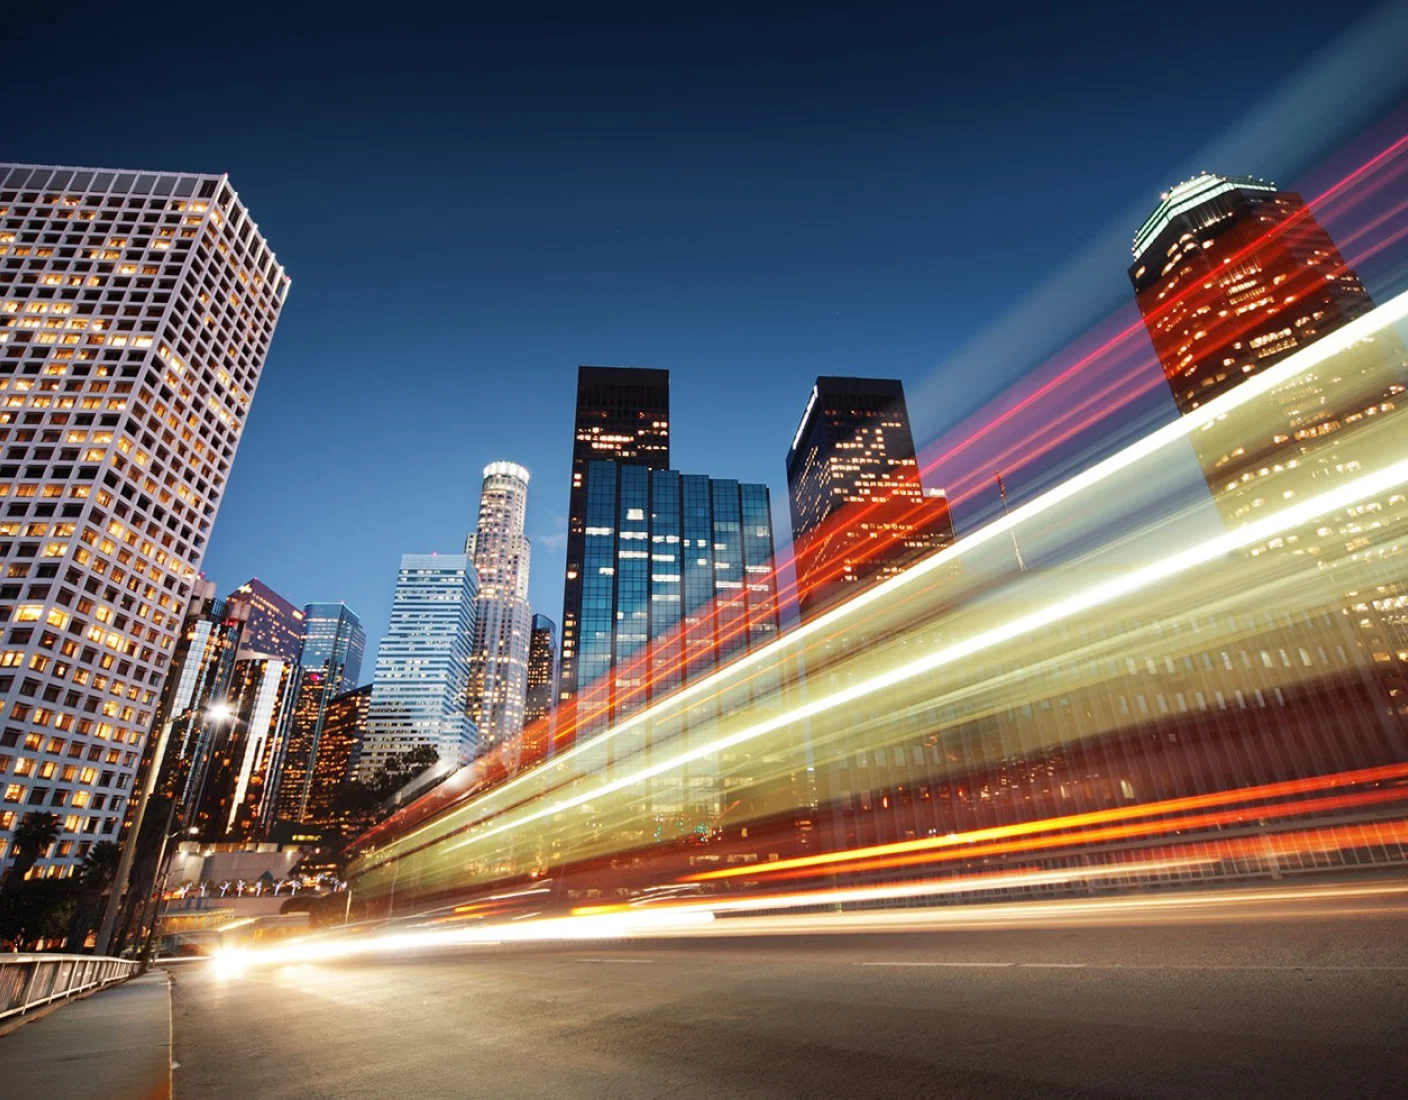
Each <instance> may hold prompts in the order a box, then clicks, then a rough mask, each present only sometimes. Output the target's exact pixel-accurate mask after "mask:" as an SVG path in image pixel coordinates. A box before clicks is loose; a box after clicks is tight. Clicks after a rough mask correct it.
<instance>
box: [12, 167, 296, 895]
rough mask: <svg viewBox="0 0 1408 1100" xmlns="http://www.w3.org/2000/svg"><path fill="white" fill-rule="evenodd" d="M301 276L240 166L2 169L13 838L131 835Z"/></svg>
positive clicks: (77, 844)
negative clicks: (171, 684)
mask: <svg viewBox="0 0 1408 1100" xmlns="http://www.w3.org/2000/svg"><path fill="white" fill-rule="evenodd" d="M287 291H288V276H286V275H285V274H284V270H283V268H282V267H280V266H279V264H278V261H277V260H276V259H275V258H274V254H273V252H271V251H270V249H269V246H268V245H267V244H266V243H265V241H264V238H263V237H262V236H261V235H260V233H259V229H258V227H257V226H256V225H255V224H254V221H253V220H252V219H251V218H250V216H249V212H248V211H247V210H246V209H245V208H244V206H243V204H242V203H241V202H240V200H239V198H238V196H237V195H236V194H235V192H234V190H233V189H232V188H231V186H230V183H229V180H228V179H227V178H226V177H225V176H222V175H189V174H173V173H160V172H148V173H142V172H120V171H106V170H96V169H89V168H57V167H52V166H43V167H39V166H34V165H14V164H0V391H3V393H0V558H3V560H0V575H3V578H2V579H0V629H3V631H4V639H3V642H0V707H3V715H2V716H0V851H6V850H8V848H9V846H10V845H9V836H10V832H11V830H12V829H13V828H14V826H15V824H16V823H17V822H18V821H20V820H21V819H22V818H23V817H24V816H25V814H27V813H52V814H55V815H57V816H58V817H59V819H60V821H61V825H62V831H61V833H60V836H59V839H58V840H57V841H56V842H55V843H54V844H53V845H52V846H51V847H50V849H49V850H48V851H47V852H46V853H45V854H44V856H43V857H42V858H41V861H40V863H39V864H38V866H37V867H36V872H35V873H36V874H39V875H45V876H62V875H67V874H69V873H70V872H71V871H72V869H73V867H74V865H75V864H76V863H77V862H78V860H79V859H81V858H82V856H83V854H84V852H85V851H86V850H87V849H88V848H89V847H90V846H91V845H92V844H93V843H94V842H96V841H99V840H116V839H117V836H118V831H119V827H120V822H121V820H122V814H123V809H124V807H125V804H126V802H127V800H128V798H129V796H130V795H131V793H132V781H133V773H134V771H135V769H136V767H137V762H138V755H139V753H140V752H141V748H142V742H143V740H144V738H145V737H146V736H147V734H148V732H149V731H150V729H151V725H152V721H153V715H154V712H155V710H156V703H157V696H158V694H159V693H160V691H161V687H162V681H163V679H164V677H165V676H166V673H167V670H168V665H169V662H170V659H171V654H172V649H173V646H174V644H175V641H176V637H177V634H178V632H179V630H180V625H181V617H182V610H183V608H184V607H185V606H186V603H187V599H188V597H189V594H190V592H191V587H192V584H193V582H194V581H195V579H196V573H197V570H198V569H199V568H200V563H201V558H202V556H203V555H204V552H205V544H206V539H207V538H208V537H209V535H210V528H211V525H212V524H213V523H214V522H215V513H216V509H217V507H218V506H219V504H220V497H221V494H222V493H223V491H224V488H225V480H226V478H227V477H228V476H229V472H230V464H231V463H232V462H233V461H234V457H235V448H236V447H237V446H238V445H239V440H240V434H241V431H242V430H243V428H244V423H245V418H246V417H247V416H248V414H249V407H250V402H251V401H252V400H253V398H254V391H255V387H256V386H257V385H258V383H259V374H260V371H261V370H262V369H263V366H264V358H265V355H266V354H267V353H268V350H269V341H270V339H271V337H272V336H273V334H274V325H275V322H277V320H278V317H279V311H280V309H281V308H282V306H283V302H284V296H285V294H286V293H287Z"/></svg>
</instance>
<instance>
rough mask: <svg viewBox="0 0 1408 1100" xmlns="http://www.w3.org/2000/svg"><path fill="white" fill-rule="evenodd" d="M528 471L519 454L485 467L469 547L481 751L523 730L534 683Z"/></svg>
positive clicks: (473, 688)
mask: <svg viewBox="0 0 1408 1100" xmlns="http://www.w3.org/2000/svg"><path fill="white" fill-rule="evenodd" d="M527 513H528V471H527V470H525V469H524V468H523V467H522V466H519V465H517V464H515V463H512V462H491V463H490V464H489V465H488V466H486V467H484V485H483V489H482V490H481V492H480V494H479V522H478V526H477V527H476V528H475V530H474V533H473V534H472V535H470V536H469V542H468V545H467V546H466V548H465V552H466V553H467V554H468V555H469V556H470V559H471V560H472V561H473V563H474V570H475V572H476V573H477V574H478V576H479V598H478V601H477V604H476V608H475V620H474V650H473V652H472V654H471V655H470V660H469V719H470V721H471V722H473V723H474V725H475V727H476V728H477V729H478V730H479V751H480V752H484V751H487V750H488V749H492V748H493V747H494V746H496V745H502V744H509V743H511V742H512V741H513V739H514V738H516V737H517V736H518V734H519V733H521V732H522V730H523V707H524V701H525V696H526V694H527V690H528V646H529V634H530V632H531V631H532V616H533V612H532V610H531V609H530V608H529V606H528V567H529V558H530V547H529V545H528V539H527V536H525V535H524V533H523V526H524V521H525V519H526V518H527Z"/></svg>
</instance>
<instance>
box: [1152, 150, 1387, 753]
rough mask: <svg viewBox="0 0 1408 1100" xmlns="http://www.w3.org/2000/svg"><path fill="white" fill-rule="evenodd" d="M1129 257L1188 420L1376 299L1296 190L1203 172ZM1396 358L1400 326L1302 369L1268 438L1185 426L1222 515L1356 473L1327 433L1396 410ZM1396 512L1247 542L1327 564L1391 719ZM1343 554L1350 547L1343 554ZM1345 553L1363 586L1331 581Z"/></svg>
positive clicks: (1283, 394) (1281, 399)
mask: <svg viewBox="0 0 1408 1100" xmlns="http://www.w3.org/2000/svg"><path fill="white" fill-rule="evenodd" d="M1133 255H1134V262H1133V264H1132V265H1131V267H1130V269H1129V278H1130V282H1131V283H1132V284H1133V287H1134V291H1135V298H1136V301H1137V302H1138V305H1139V309H1140V312H1141V313H1142V314H1143V317H1144V322H1145V327H1146V328H1147V330H1148V332H1149V336H1150V339H1151V341H1152V342H1153V345H1154V350H1155V352H1156V353H1157V355H1158V358H1159V362H1160V364H1161V366H1162V368H1163V371H1164V377H1165V378H1166V379H1167V381H1168V385H1169V389H1170V391H1171V393H1172V395H1173V398H1174V401H1175V402H1176V403H1177V405H1178V408H1179V411H1180V412H1181V413H1183V414H1184V415H1187V414H1188V413H1190V412H1192V411H1193V410H1194V409H1196V408H1198V407H1199V406H1200V405H1202V404H1204V403H1206V402H1207V401H1209V400H1212V399H1215V398H1216V397H1218V396H1220V395H1221V394H1224V393H1227V392H1229V391H1230V390H1232V389H1234V388H1235V387H1236V386H1238V385H1239V384H1241V383H1242V382H1244V381H1245V380H1247V379H1249V378H1253V377H1255V376H1256V375H1258V374H1260V373H1261V372H1262V371H1264V370H1266V369H1267V368H1269V367H1271V366H1273V365H1274V364H1276V363H1279V362H1280V361H1282V360H1283V359H1285V358H1287V357H1288V356H1290V355H1292V354H1293V353H1295V352H1296V351H1297V350H1299V349H1301V348H1304V347H1306V346H1307V345H1310V344H1313V343H1314V342H1315V341H1317V340H1319V339H1322V338H1324V337H1325V336H1327V335H1329V334H1330V333H1333V332H1335V331H1336V330H1338V329H1340V328H1341V327H1343V326H1344V325H1346V324H1348V323H1349V322H1350V321H1353V320H1354V319H1355V318H1357V317H1360V316H1362V315H1364V314H1366V313H1368V312H1369V311H1370V310H1371V309H1373V302H1372V300H1371V299H1370V296H1369V294H1368V293H1367V292H1366V291H1365V289H1364V286H1363V284H1362V282H1361V281H1360V279H1359V276H1358V275H1357V274H1356V273H1355V271H1354V270H1353V269H1352V268H1351V267H1350V266H1349V264H1348V263H1347V262H1346V260H1345V259H1344V257H1343V256H1342V255H1341V253H1340V251H1339V249H1338V248H1337V247H1336V246H1335V243H1334V242H1333V241H1332V240H1331V238H1330V235H1329V233H1328V232H1326V230H1325V229H1324V228H1323V227H1322V226H1321V225H1320V224H1319V223H1318V222H1317V221H1316V219H1315V217H1314V212H1313V211H1312V210H1311V209H1310V208H1309V207H1307V206H1306V204H1305V202H1304V201H1303V200H1302V198H1301V196H1300V195H1297V194H1295V193H1293V192H1289V191H1280V190H1277V189H1276V186H1275V185H1274V184H1272V183H1269V182H1266V181H1264V180H1256V179H1251V178H1248V177H1230V176H1216V175H1208V174H1204V175H1200V176H1197V177H1195V178H1194V179H1192V180H1189V181H1186V182H1184V183H1181V184H1179V185H1178V186H1177V187H1174V188H1173V189H1171V190H1170V191H1169V192H1168V193H1167V194H1165V195H1164V196H1163V197H1162V200H1161V202H1160V203H1159V205H1158V207H1157V208H1156V209H1155V210H1154V212H1153V213H1152V214H1151V215H1150V217H1149V219H1148V221H1146V222H1145V224H1144V226H1143V227H1142V228H1141V229H1140V231H1139V234H1138V235H1137V236H1136V237H1135V240H1134V246H1133ZM1405 359H1408V356H1405V352H1404V348H1403V345H1402V343H1401V342H1400V341H1399V340H1398V339H1397V337H1396V336H1395V335H1394V334H1393V332H1392V331H1391V330H1390V331H1383V332H1379V333H1377V334H1376V336H1375V337H1374V338H1373V339H1372V340H1369V341H1365V342H1364V343H1363V344H1362V345H1360V346H1358V347H1356V348H1353V349H1351V350H1349V351H1347V352H1346V353H1344V354H1342V355H1340V356H1339V357H1338V358H1337V359H1336V361H1335V362H1336V370H1335V373H1334V374H1328V373H1326V372H1323V371H1309V372H1304V373H1303V374H1300V375H1298V376H1297V377H1296V380H1295V382H1294V383H1293V384H1288V385H1284V386H1280V387H1278V388H1277V389H1276V390H1275V391H1273V394H1272V397H1273V399H1274V400H1273V407H1274V408H1275V409H1276V411H1277V415H1276V416H1275V417H1274V418H1269V419H1268V421H1267V426H1266V427H1265V428H1263V432H1264V433H1265V434H1264V435H1263V436H1262V437H1261V438H1257V439H1253V440H1247V439H1241V438H1239V439H1237V440H1236V442H1235V445H1228V439H1227V433H1226V432H1225V431H1221V430H1214V431H1204V432H1200V433H1197V434H1196V435H1195V436H1193V437H1192V443H1193V447H1194V450H1195V452H1196V453H1197V456H1198V460H1199V462H1200V464H1201V465H1202V467H1203V472H1204V475H1205V476H1206V478H1207V481H1208V487H1209V489H1210V490H1211V492H1212V494H1213V499H1214V501H1215V502H1216V505H1217V508H1218V512H1219V513H1220V515H1221V516H1222V518H1223V520H1224V522H1225V523H1226V524H1227V525H1228V526H1229V527H1234V528H1235V527H1239V526H1241V525H1243V524H1246V523H1248V522H1250V521H1252V520H1254V519H1256V518H1257V517H1258V516H1260V515H1263V514H1265V509H1266V508H1267V507H1268V506H1269V505H1270V504H1273V503H1276V502H1278V501H1280V500H1282V499H1290V498H1291V497H1293V496H1296V495H1301V494H1304V493H1305V492H1306V491H1308V490H1309V489H1310V488H1312V487H1314V486H1318V485H1326V484H1330V483H1333V482H1335V481H1338V480H1342V479H1343V478H1345V477H1348V476H1352V475H1353V473H1354V472H1355V467H1354V466H1353V465H1352V464H1346V463H1345V462H1344V460H1343V458H1342V456H1341V455H1340V453H1339V449H1338V447H1337V446H1336V440H1337V439H1338V438H1340V436H1341V434H1342V433H1344V432H1345V430H1346V429H1347V428H1350V427H1353V426H1355V425H1357V424H1362V423H1364V422H1366V421H1368V420H1370V419H1371V418H1374V417H1380V418H1382V417H1383V416H1384V415H1385V414H1386V413H1390V412H1392V411H1394V409H1395V408H1396V407H1397V406H1398V405H1399V404H1401V402H1402V400H1403V394H1404V392H1405V390H1408V368H1405ZM1405 509H1408V503H1405V501H1404V500H1403V499H1402V497H1401V495H1389V494H1386V495H1385V496H1383V497H1382V498H1380V499H1377V500H1373V501H1367V502H1363V503H1361V504H1359V505H1357V506H1356V507H1355V508H1354V509H1353V510H1351V511H1349V512H1345V513H1338V514H1335V515H1333V516H1327V517H1325V518H1324V519H1323V521H1322V522H1321V523H1320V524H1318V525H1317V526H1316V528H1315V529H1314V530H1310V529H1307V530H1303V531H1297V532H1292V533H1290V534H1287V535H1286V536H1284V537H1282V538H1278V539H1276V540H1274V543H1268V544H1266V545H1263V546H1259V547H1256V548H1254V550H1253V551H1252V552H1253V553H1255V554H1261V553H1267V552H1276V553H1283V552H1290V553H1306V554H1310V555H1313V556H1315V557H1316V558H1317V559H1319V560H1321V561H1322V562H1324V563H1325V565H1324V567H1323V569H1322V572H1323V573H1324V577H1323V580H1324V582H1325V595H1324V601H1325V605H1326V606H1330V607H1333V608H1335V609H1336V610H1337V611H1338V613H1339V614H1340V615H1341V617H1342V618H1343V619H1345V621H1347V622H1348V623H1349V624H1350V626H1351V629H1352V636H1353V641H1354V646H1355V648H1356V649H1357V650H1358V651H1359V653H1360V656H1361V659H1362V660H1363V661H1364V663H1365V665H1366V666H1367V667H1368V668H1370V669H1372V679H1373V681H1374V682H1375V684H1376V687H1377V695H1376V699H1375V703H1376V704H1377V705H1378V706H1379V707H1380V708H1386V709H1387V710H1389V711H1395V712H1397V714H1398V715H1399V716H1400V718H1403V717H1408V585H1404V584H1403V582H1402V577H1403V572H1404V562H1403V550H1402V549H1401V548H1400V546H1399V545H1398V544H1397V543H1396V542H1393V541H1392V540H1386V539H1385V538H1384V537H1383V532H1384V531H1385V530H1387V529H1388V528H1389V526H1390V525H1391V522H1392V518H1393V517H1396V516H1398V515H1400V514H1402V513H1404V511H1405ZM1344 549H1349V550H1351V551H1353V555H1354V556H1353V557H1352V558H1349V559H1345V558H1343V557H1342V555H1341V551H1343V550H1344ZM1351 562H1353V563H1355V565H1356V568H1357V565H1358V564H1359V563H1364V564H1367V566H1368V567H1369V579H1370V580H1371V581H1372V583H1371V584H1369V585H1368V586H1367V587H1366V586H1365V584H1364V583H1363V582H1364V580H1365V579H1366V578H1365V574H1364V573H1363V572H1357V573H1356V577H1355V579H1354V580H1353V581H1350V580H1337V579H1336V578H1335V576H1334V574H1335V573H1336V572H1337V571H1339V572H1343V571H1344V570H1345V568H1346V567H1347V566H1348V565H1349V564H1350V563H1351ZM1361 705H1364V704H1361ZM1364 728H1365V730H1366V731H1368V730H1372V729H1374V723H1372V722H1367V723H1365V725H1364Z"/></svg>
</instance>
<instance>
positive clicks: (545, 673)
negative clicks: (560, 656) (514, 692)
mask: <svg viewBox="0 0 1408 1100" xmlns="http://www.w3.org/2000/svg"><path fill="white" fill-rule="evenodd" d="M556 698H557V624H556V623H554V622H553V621H552V620H551V619H549V618H548V617H547V616H546V615H534V616H533V631H532V635H531V638H530V640H529V643H528V698H527V701H526V703H525V705H524V708H523V725H524V727H525V728H527V727H528V726H531V725H532V724H533V723H534V722H536V721H538V720H539V719H541V718H546V717H547V716H548V712H549V711H551V710H552V708H553V702H554V700H555V699H556Z"/></svg>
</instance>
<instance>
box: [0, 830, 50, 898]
mask: <svg viewBox="0 0 1408 1100" xmlns="http://www.w3.org/2000/svg"><path fill="white" fill-rule="evenodd" d="M59 825H60V822H59V819H58V817H57V816H56V815H54V814H50V813H28V814H25V815H24V820H23V821H21V822H20V823H19V824H18V825H16V826H15V831H14V834H13V835H12V841H13V845H14V853H15V861H14V863H12V864H10V869H9V871H8V872H6V874H5V879H4V882H3V884H0V894H8V893H10V892H12V891H14V890H17V889H19V884H20V883H21V882H23V881H24V878H25V876H26V875H27V874H29V872H30V870H31V869H32V868H33V867H34V865H35V864H36V863H38V862H39V857H40V856H41V855H43V854H44V853H45V852H46V851H48V849H49V845H51V844H53V843H54V841H56V840H58V839H59Z"/></svg>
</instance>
